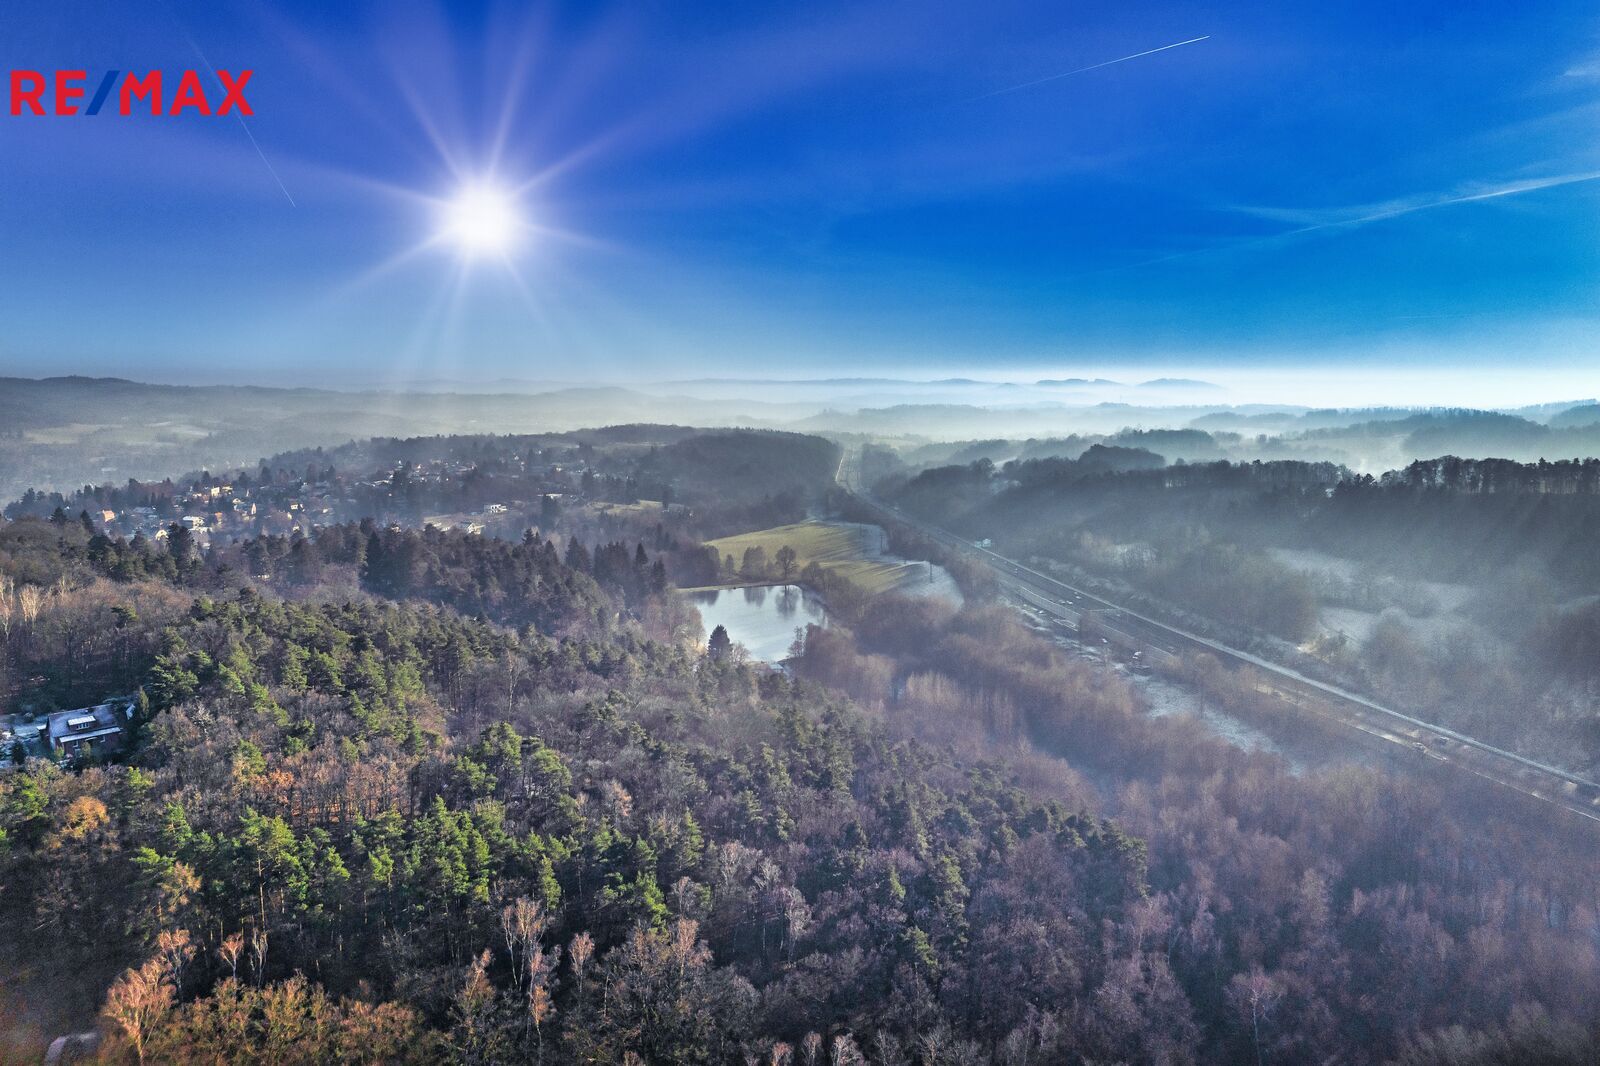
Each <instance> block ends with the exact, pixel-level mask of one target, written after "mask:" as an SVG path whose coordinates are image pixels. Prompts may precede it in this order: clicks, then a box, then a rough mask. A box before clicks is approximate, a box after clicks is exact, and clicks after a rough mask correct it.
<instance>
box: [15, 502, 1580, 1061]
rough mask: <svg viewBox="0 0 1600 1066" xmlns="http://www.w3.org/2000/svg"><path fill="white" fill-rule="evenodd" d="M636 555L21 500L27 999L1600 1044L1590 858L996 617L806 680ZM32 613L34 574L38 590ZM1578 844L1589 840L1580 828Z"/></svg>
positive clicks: (1102, 1056) (410, 1033)
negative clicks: (764, 660) (1299, 744)
mask: <svg viewBox="0 0 1600 1066" xmlns="http://www.w3.org/2000/svg"><path fill="white" fill-rule="evenodd" d="M661 563H662V553H661V552H660V551H658V550H656V548H655V547H653V546H651V545H647V544H645V543H634V544H627V543H599V544H585V543H584V542H582V541H580V540H577V539H569V540H568V541H566V542H565V543H557V542H555V541H552V540H550V539H547V538H544V537H541V536H539V535H537V534H534V533H530V534H529V535H528V536H527V537H526V538H524V539H523V540H522V541H521V542H507V541H497V540H494V539H492V538H485V537H479V536H468V535H466V534H464V533H460V532H449V533H446V532H441V531H438V530H426V531H417V530H410V531H407V530H400V529H391V528H383V527H378V526H376V525H374V524H371V523H368V524H366V525H360V524H350V525H342V526H336V527H330V528H328V529H325V530H321V531H319V532H318V533H317V535H316V536H314V537H312V538H303V537H296V538H262V539H260V540H251V541H246V542H241V543H238V544H234V545H229V546H218V547H213V549H212V550H210V551H209V552H205V553H202V552H200V551H198V550H196V549H195V548H194V546H193V545H192V544H190V543H188V542H187V541H186V539H185V538H184V536H183V533H182V529H181V527H178V528H175V529H174V530H173V531H172V534H171V535H170V536H169V537H168V538H167V540H166V542H165V543H164V544H152V543H138V544H135V543H130V542H126V541H122V540H118V539H114V538H109V537H106V536H105V535H104V534H101V533H96V532H93V531H91V529H89V528H87V527H86V525H85V524H84V523H81V522H79V521H77V520H70V519H69V520H63V519H61V518H59V517H58V519H57V520H56V521H48V520H39V519H33V518H29V519H25V520H22V521H18V522H14V523H11V524H9V525H6V526H3V527H0V572H3V573H4V574H5V576H6V578H7V579H8V581H7V584H6V587H5V589H4V592H5V603H6V605H7V610H6V613H5V616H4V617H5V621H6V626H5V628H4V663H5V685H6V689H7V691H8V692H9V693H10V697H11V700H12V702H14V703H16V704H18V705H25V706H28V707H31V708H33V709H35V710H38V711H41V712H42V711H44V710H49V709H51V708H53V707H57V706H74V705H78V704H80V703H83V702H90V701H94V700H98V699H100V698H103V697H104V696H106V695H109V694H112V693H119V692H135V693H138V695H139V701H138V706H139V711H138V715H139V717H138V724H137V739H136V743H135V745H134V748H133V750H132V751H131V752H130V753H129V755H128V756H127V757H126V758H125V759H123V760H119V761H117V762H116V763H114V764H111V765H104V766H88V767H79V768H75V769H72V770H62V769H59V768H57V767H56V766H55V765H54V764H53V763H52V762H50V761H48V760H43V759H30V760H27V761H26V762H25V764H24V765H23V766H22V768H21V769H20V770H15V771H12V772H9V773H6V774H4V775H3V776H0V834H3V835H0V865H3V869H0V885H4V886H5V887H4V889H3V891H0V952H3V954H4V962H5V966H4V970H3V972H4V973H5V977H4V978H3V980H0V1012H3V1014H0V1030H3V1031H5V1032H6V1033H7V1034H8V1035H9V1040H10V1043H9V1045H8V1046H9V1047H10V1048H11V1049H12V1050H11V1053H12V1054H14V1055H15V1056H16V1057H18V1058H19V1059H22V1060H24V1061H27V1060H29V1059H30V1057H32V1056H34V1055H36V1053H37V1052H36V1050H35V1049H36V1048H37V1047H39V1046H40V1045H41V1044H42V1040H43V1039H44V1038H47V1037H48V1036H49V1035H51V1034H53V1033H56V1032H64V1031H67V1030H69V1029H72V1028H81V1027H83V1026H85V1025H86V1024H88V1023H89V1022H90V1021H91V1020H92V1019H94V1018H95V1017H96V1016H98V1017H99V1019H100V1022H99V1024H100V1027H101V1028H102V1030H103V1031H104V1033H105V1034H106V1037H107V1041H106V1043H105V1044H104V1046H103V1049H102V1052H101V1054H102V1057H103V1058H105V1059H107V1060H109V1061H145V1062H184V1061H194V1062H202V1061H203V1062H219V1061H221V1062H263V1063H265V1062H274V1063H277V1062H295V1061H300V1062H321V1061H330V1060H338V1061H346V1060H348V1061H419V1062H434V1061H458V1062H498V1061H507V1060H534V1061H547V1062H594V1063H624V1062H647V1063H670V1062H680V1063H690V1062H707V1063H711V1062H728V1061H750V1060H753V1061H760V1062H776V1063H806V1064H816V1063H834V1064H844V1063H865V1062H870V1063H874V1064H877V1063H882V1064H886V1066H888V1064H900V1063H907V1064H909V1063H917V1064H942V1063H979V1062H991V1061H993V1062H1004V1063H1030V1062H1055V1061H1069V1062H1073V1061H1075V1062H1084V1063H1089V1062H1117V1061H1125V1062H1169V1063H1182V1062H1197V1061H1218V1060H1222V1061H1239V1060H1259V1061H1263V1062H1266V1061H1282V1062H1288V1061H1305V1060H1306V1059H1308V1058H1318V1059H1323V1058H1331V1059H1333V1060H1337V1061H1344V1062H1379V1061H1397V1062H1407V1063H1435V1062H1439V1063H1442V1062H1447V1061H1478V1062H1485V1063H1487V1062H1509V1061H1527V1060H1528V1059H1529V1058H1530V1057H1532V1056H1536V1055H1537V1056H1542V1057H1543V1061H1552V1062H1559V1061H1587V1060H1589V1059H1592V1057H1593V1056H1594V1054H1595V1053H1596V1050H1597V1047H1600V1045H1597V1044H1596V1034H1597V1029H1596V1024H1597V1019H1596V1017H1595V1015H1594V1013H1593V1005H1594V1003H1596V1002H1600V996H1597V993H1600V987H1597V984H1600V979H1597V975H1600V965H1597V963H1600V960H1597V958H1596V948H1595V943H1596V940H1595V933H1596V929H1597V925H1596V921H1597V906H1600V899H1597V897H1596V896H1595V895H1594V892H1593V886H1594V884H1596V883H1600V882H1597V881H1596V877H1595V875H1596V873H1597V872H1600V871H1597V870H1596V868H1595V864H1594V862H1593V858H1592V853H1591V852H1590V851H1586V850H1578V851H1574V850H1573V848H1572V845H1571V842H1569V841H1566V840H1564V839H1563V836H1562V834H1561V833H1560V832H1559V831H1558V830H1550V831H1548V832H1546V833H1529V832H1528V831H1527V827H1526V826H1525V825H1524V824H1523V823H1522V822H1521V821H1520V820H1519V816H1518V815H1517V814H1515V812H1499V811H1496V810H1493V809H1492V808H1486V807H1485V806H1484V805H1483V804H1481V803H1476V802H1473V801H1472V800H1471V799H1470V797H1464V796H1462V795H1459V794H1457V793H1455V792H1453V791H1452V790H1451V789H1450V788H1449V787H1447V785H1446V784H1444V783H1438V784H1434V783H1429V782H1428V781H1426V780H1417V779H1412V778H1409V777H1406V778H1390V777H1387V776H1385V775H1384V774H1381V773H1379V772H1376V771H1362V770H1355V769H1348V768H1347V769H1343V770H1339V771H1330V772H1325V773H1313V774H1305V775H1295V774H1292V773H1290V772H1289V771H1288V769H1287V768H1286V766H1285V765H1284V764H1283V763H1282V762H1281V761H1279V760H1276V759H1273V758H1270V757H1266V756H1260V755H1247V754H1245V753H1243V752H1241V751H1239V750H1237V749H1233V748H1230V747H1228V746H1226V745H1224V744H1222V743H1221V742H1220V741H1216V740H1212V739H1209V738H1207V737H1205V736H1204V735H1203V734H1202V733H1200V732H1199V728H1200V727H1199V726H1197V725H1193V724H1186V723H1182V722H1163V723H1158V722H1156V721H1154V720H1152V719H1149V718H1147V717H1145V716H1144V715H1142V714H1141V713H1139V709H1138V700H1137V697H1136V696H1135V694H1134V693H1133V691H1132V690H1131V689H1129V688H1128V687H1127V686H1126V685H1125V684H1124V683H1123V682H1122V681H1120V680H1119V679H1118V678H1117V677H1116V676H1115V675H1112V674H1109V673H1106V672H1103V671H1094V670H1092V669H1090V668H1089V667H1087V666H1086V665H1084V664H1082V663H1080V662H1077V661H1076V660H1068V659H1066V658H1065V657H1064V656H1063V655H1062V654H1061V653H1060V652H1058V651H1057V650H1055V649H1054V648H1053V647H1052V646H1050V645H1048V644H1046V643H1044V642H1042V641H1040V640H1038V639H1037V638H1035V637H1034V636H1033V635H1032V634H1030V633H1028V632H1027V631H1025V630H1023V629H1022V628H1021V627H1019V626H1018V625H1017V624H1016V623H1015V622H1014V621H1013V619H1012V616H1010V615H1009V614H1007V613H1006V612H1003V611H1000V610H998V609H996V608H988V607H983V606H972V607H969V608H967V609H965V610H963V611H960V612H957V611H955V610H954V609H953V608H949V607H947V606H945V605H942V604H940V603H939V602H938V601H900V600H897V599H894V598H889V597H884V598H880V599H878V600H874V601H870V602H863V603H861V604H858V605H857V606H856V608H855V609H854V610H852V611H851V612H850V613H849V617H848V619H842V620H848V621H849V623H850V625H852V626H853V627H854V629H853V630H852V629H848V628H845V627H844V626H843V625H836V626H835V627H833V628H830V629H826V630H821V629H813V630H812V631H811V632H810V633H809V634H808V635H807V636H806V639H805V640H804V642H803V644H802V646H801V655H800V658H799V659H798V660H797V662H796V664H795V667H794V671H793V673H792V674H785V673H783V672H777V671H773V670H770V669H768V668H766V667H760V666H756V665H751V664H748V663H745V662H744V661H742V660H741V658H740V657H739V656H738V655H737V654H734V653H732V651H730V650H729V649H726V648H725V647H724V646H722V645H718V644H714V645H713V647H712V649H711V650H710V651H707V650H704V649H703V648H702V646H701V645H700V644H699V643H698V639H697V638H698V635H699V634H698V627H697V626H696V625H695V624H694V622H693V619H692V615H688V613H687V611H686V610H685V609H684V608H683V607H682V606H680V605H679V604H678V602H677V598H676V596H675V594H674V593H673V592H672V590H671V588H670V585H669V584H668V582H667V581H666V580H664V567H663V566H662V565H661ZM28 590H31V594H30V595H29V596H28V597H26V599H27V601H28V603H29V604H30V606H28V608H27V609H26V610H21V609H17V610H12V609H11V608H12V607H14V606H15V607H18V608H20V607H21V605H22V597H20V595H19V593H21V592H24V591H28ZM1586 843H1587V842H1586Z"/></svg>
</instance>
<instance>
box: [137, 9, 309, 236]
mask: <svg viewBox="0 0 1600 1066" xmlns="http://www.w3.org/2000/svg"><path fill="white" fill-rule="evenodd" d="M167 14H169V15H171V16H172V21H173V22H174V23H176V24H177V26H178V32H179V33H181V34H183V36H184V39H185V40H187V41H188V42H189V47H190V48H193V49H194V54H195V55H197V56H199V57H200V62H202V63H204V64H205V65H206V69H207V70H209V71H210V72H211V80H212V81H214V82H216V83H217V84H219V85H220V84H222V82H221V79H219V78H218V77H217V68H216V67H214V66H212V65H211V60H209V59H207V58H206V54H205V53H204V52H202V51H201V50H200V42H198V41H196V40H195V39H194V35H193V34H191V33H190V32H189V31H188V29H187V28H185V26H184V24H183V20H182V19H180V18H178V13H177V12H176V11H174V10H173V8H172V5H171V4H168V5H167ZM233 117H234V118H236V119H238V120H239V125H240V126H241V127H243V129H244V135H245V136H246V137H248V138H250V144H251V146H252V147H254V148H255V150H256V155H258V156H260V157H261V162H262V165H263V166H265V167H266V168H267V173H268V174H271V175H272V180H273V181H275V182H277V183H278V189H279V191H280V192H282V193H283V198H284V199H285V200H288V201H289V206H290V207H296V206H298V205H297V204H296V203H295V202H294V197H293V196H290V195H289V187H288V186H287V185H285V184H284V183H283V179H282V178H280V177H278V170H277V168H276V167H274V166H273V165H272V161H271V160H269V159H268V158H267V153H265V152H263V151H262V150H261V143H260V142H259V141H257V140H256V135H255V134H254V133H252V132H250V123H248V122H246V121H245V120H244V113H243V111H242V110H239V109H235V110H234V112H233Z"/></svg>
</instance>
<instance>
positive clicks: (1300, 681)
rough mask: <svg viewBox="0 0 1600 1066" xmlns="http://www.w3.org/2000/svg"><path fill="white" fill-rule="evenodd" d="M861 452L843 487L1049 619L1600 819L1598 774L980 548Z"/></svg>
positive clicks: (852, 457) (842, 475)
mask: <svg viewBox="0 0 1600 1066" xmlns="http://www.w3.org/2000/svg"><path fill="white" fill-rule="evenodd" d="M857 455H858V453H857V452H856V451H855V450H853V449H852V450H848V451H846V452H845V454H844V457H843V458H842V459H841V460H840V463H839V470H838V474H837V476H838V481H839V484H840V485H841V486H843V487H844V488H845V490H846V491H848V492H850V493H851V494H852V495H853V496H855V497H856V498H857V499H858V500H860V501H861V502H863V503H864V504H866V505H867V506H868V507H871V508H873V509H875V510H877V511H878V512H880V513H881V514H883V515H885V516H887V517H889V518H892V519H893V520H895V521H898V522H901V523H902V524H904V525H908V526H910V527H912V528H913V529H916V530H917V531H918V532H920V533H922V534H923V535H924V536H927V537H930V538H932V539H934V540H936V541H938V542H940V543H941V544H944V545H946V546H947V547H950V548H951V549H953V550H955V551H958V552H960V553H961V554H963V555H964V556H966V557H967V558H969V559H974V560H977V561H979V562H982V563H984V564H986V565H988V566H989V567H990V568H991V569H992V570H993V571H994V572H995V574H996V575H997V577H998V579H999V581H1000V585H1001V587H1002V589H1004V590H1005V591H1006V592H1007V593H1010V594H1011V595H1013V596H1016V597H1017V598H1019V599H1022V600H1023V601H1025V602H1027V603H1029V604H1031V605H1032V606H1033V607H1035V608H1036V609H1038V610H1040V611H1042V612H1044V613H1045V614H1047V615H1049V616H1051V617H1052V618H1056V619H1060V620H1062V621H1064V622H1066V623H1068V624H1069V625H1072V626H1076V625H1077V624H1078V623H1079V621H1080V620H1081V619H1082V616H1083V614H1084V612H1086V611H1093V612H1095V620H1096V624H1097V625H1100V626H1102V627H1105V628H1108V629H1111V630H1115V631H1117V633H1118V634H1120V635H1121V636H1122V637H1124V638H1126V639H1128V640H1131V641H1134V642H1137V643H1139V644H1141V645H1143V646H1145V647H1148V648H1154V649H1156V650H1157V651H1158V652H1164V653H1166V654H1168V655H1173V656H1178V657H1182V656H1184V655H1186V654H1192V653H1196V652H1206V653H1209V654H1211V655H1214V656H1216V657H1217V658H1218V659H1219V660H1221V661H1222V662H1224V663H1227V664H1231V665H1235V666H1240V665H1244V666H1250V667H1253V668H1255V670H1256V671H1257V673H1258V675H1259V676H1260V677H1261V678H1262V680H1263V689H1264V690H1265V691H1269V692H1271V693H1272V694H1274V695H1277V696H1279V697H1280V698H1283V699H1286V700H1288V701H1289V702H1290V703H1293V704H1295V705H1296V706H1298V707H1300V708H1301V709H1302V710H1303V711H1305V712H1306V713H1308V714H1316V715H1320V716H1323V717H1325V718H1328V719H1331V720H1333V721H1336V722H1337V723H1338V724H1340V725H1342V726H1344V727H1346V728H1349V729H1353V730H1355V731H1357V732H1359V733H1361V734H1363V735H1364V737H1365V738H1367V739H1368V740H1373V741H1379V742H1384V743H1388V744H1392V745H1394V746H1395V747H1396V750H1397V751H1405V752H1409V753H1410V754H1411V755H1412V756H1413V757H1415V758H1418V759H1423V760H1427V761H1428V762H1430V763H1442V764H1447V765H1449V766H1452V767H1454V768H1457V769H1459V770H1462V771H1465V772H1467V773H1470V774H1472V775H1474V776H1475V777H1478V778H1480V779H1482V780H1485V781H1489V782H1491V783H1493V784H1495V785H1498V786H1501V787H1503V788H1507V789H1511V790H1512V791H1514V792H1517V793H1519V794H1521V795H1523V796H1526V797H1530V798H1532V799H1535V800H1538V801H1540V802H1542V803H1546V804H1550V805H1553V806H1555V807H1558V808H1560V809H1561V810H1563V811H1567V812H1569V813H1571V814H1573V815H1576V816H1578V817H1579V818H1581V819H1584V820H1585V821H1586V822H1587V823H1589V824H1591V825H1594V826H1600V785H1597V784H1596V783H1595V782H1593V781H1589V780H1587V779H1585V778H1582V777H1578V776H1576V775H1574V774H1570V773H1567V772H1566V771H1564V770H1561V769H1559V768H1557V767H1554V766H1547V765H1545V764H1543V763H1540V762H1536V761H1534V760H1532V759H1527V758H1524V757H1523V756H1521V755H1518V754H1516V753H1515V752H1509V751H1505V750H1503V749H1500V748H1496V747H1494V746H1492V745H1489V744H1485V743H1483V742H1482V741H1480V740H1477V739H1474V738H1473V737H1470V736H1467V735H1466V734H1464V733H1459V732H1457V731H1455V730H1453V729H1447V728H1445V727H1444V726H1439V725H1434V724H1433V723H1430V722H1425V721H1423V720H1421V719H1419V718H1415V717H1412V716H1411V715H1407V714H1402V713H1401V712H1399V711H1396V710H1393V709H1391V708H1388V707H1384V706H1383V705H1381V704H1379V703H1377V702H1375V701H1373V700H1370V699H1368V698H1367V697H1365V696H1362V695H1360V694H1359V693H1355V692H1350V691H1348V690H1346V689H1342V688H1340V687H1338V686H1336V685H1330V684H1328V683H1326V682H1323V681H1318V680H1316V679H1315V678H1310V677H1306V676H1305V675H1304V674H1301V673H1299V672H1298V671H1295V670H1292V669H1290V668H1289V667H1286V666H1283V665H1281V664H1278V663H1274V662H1271V661H1270V660H1267V659H1263V658H1261V657H1260V656H1257V655H1254V654H1252V653H1250V652H1247V651H1244V650H1242V649H1238V648H1232V647H1229V646H1227V645H1226V644H1223V643H1221V642H1219V641H1216V640H1212V639H1211V638H1209V637H1204V636H1201V635H1200V634H1197V633H1191V632H1188V631H1187V630H1183V629H1180V628H1178V627H1176V626H1173V625H1170V624H1168V623H1166V622H1162V621H1160V620H1159V619H1155V618H1151V617H1149V616H1148V615H1144V614H1141V613H1139V612H1137V611H1133V610H1130V609H1128V608H1126V607H1123V606H1121V605H1119V604H1116V603H1112V602H1111V601H1109V600H1106V599H1104V598H1102V597H1100V596H1096V595H1094V594H1093V593H1090V592H1087V591H1085V590H1083V589H1079V588H1075V587H1073V586H1071V585H1069V584H1067V583H1066V582H1064V581H1061V580H1059V579H1058V578H1055V577H1053V576H1051V575H1049V574H1044V573H1041V572H1039V571H1037V570H1035V569H1033V568H1032V567H1029V566H1025V565H1024V564H1022V563H1020V562H1018V561H1016V560H1015V559H1010V558H1007V557H1006V556H1003V555H1000V554H998V553H997V552H993V551H990V550H988V549H985V548H980V547H978V546H976V545H974V544H972V543H970V542H968V541H966V540H963V539H961V538H959V537H957V536H955V535H954V534H952V533H950V532H948V531H947V530H944V529H941V528H939V527H938V526H934V525H932V524H930V523H928V522H925V521H922V520H921V519H919V518H916V517H914V516H912V515H909V514H907V513H905V512H904V511H902V510H900V509H899V508H898V507H895V506H894V505H892V504H886V503H882V502H880V501H878V500H876V499H874V498H873V497H871V496H869V495H868V494H867V493H866V492H864V491H863V490H862V489H861V487H860V486H859V484H858V478H857V469H856V461H857Z"/></svg>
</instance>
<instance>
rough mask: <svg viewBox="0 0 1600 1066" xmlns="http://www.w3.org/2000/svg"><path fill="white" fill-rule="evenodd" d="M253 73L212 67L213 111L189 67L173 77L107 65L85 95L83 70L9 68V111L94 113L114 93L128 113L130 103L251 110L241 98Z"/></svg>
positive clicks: (166, 110)
mask: <svg viewBox="0 0 1600 1066" xmlns="http://www.w3.org/2000/svg"><path fill="white" fill-rule="evenodd" d="M254 73H255V71H253V70H246V71H243V72H241V73H240V74H239V76H238V77H237V78H236V77H234V76H233V75H232V74H230V73H228V72H227V71H226V70H219V71H217V80H218V81H220V82H221V83H222V90H223V96H222V100H221V102H220V103H219V104H218V105H217V107H216V109H215V110H213V109H212V107H211V100H210V98H208V97H207V96H206V90H205V85H204V83H202V82H201V80H200V74H199V72H198V71H194V70H185V71H182V72H181V73H179V74H178V76H177V77H174V78H163V75H162V72H161V71H159V70H151V71H147V72H146V73H145V74H144V75H143V76H142V77H141V76H140V75H139V74H138V73H136V72H134V71H131V70H130V71H126V72H124V71H121V70H108V71H106V73H105V77H103V78H101V79H100V84H99V86H98V87H97V88H96V89H95V91H94V96H92V97H89V95H88V83H89V72H88V71H86V70H58V71H55V72H54V75H55V76H54V77H53V78H47V77H45V75H44V74H43V73H41V72H39V71H37V70H13V71H12V72H11V113H12V114H13V115H23V114H32V115H45V114H53V115H98V114H99V113H100V109H101V108H103V107H105V106H106V102H107V101H108V100H109V99H110V98H111V94H112V93H113V92H115V93H116V94H117V104H116V107H117V113H118V114H119V115H131V114H133V112H134V108H135V107H138V108H140V109H143V108H146V107H148V108H149V109H150V114H152V115H181V114H183V113H184V112H185V111H194V112H196V113H198V114H201V115H226V114H228V113H229V112H230V111H233V110H234V109H235V108H237V109H238V111H239V113H240V114H241V115H253V114H255V112H254V111H252V110H251V109H250V102H249V101H248V100H246V99H245V98H244V87H245V85H246V84H247V83H248V82H249V81H250V75H252V74H254ZM119 82H120V84H119ZM164 87H170V88H172V90H173V92H172V99H171V103H170V104H167V105H166V106H163V105H164V103H165V101H166V99H167V98H166V97H165V96H164V95H163V88H164ZM86 97H87V98H88V100H89V102H88V104H87V106H80V104H79V102H80V101H82V100H84V99H85V98H86ZM47 101H48V102H47Z"/></svg>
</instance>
